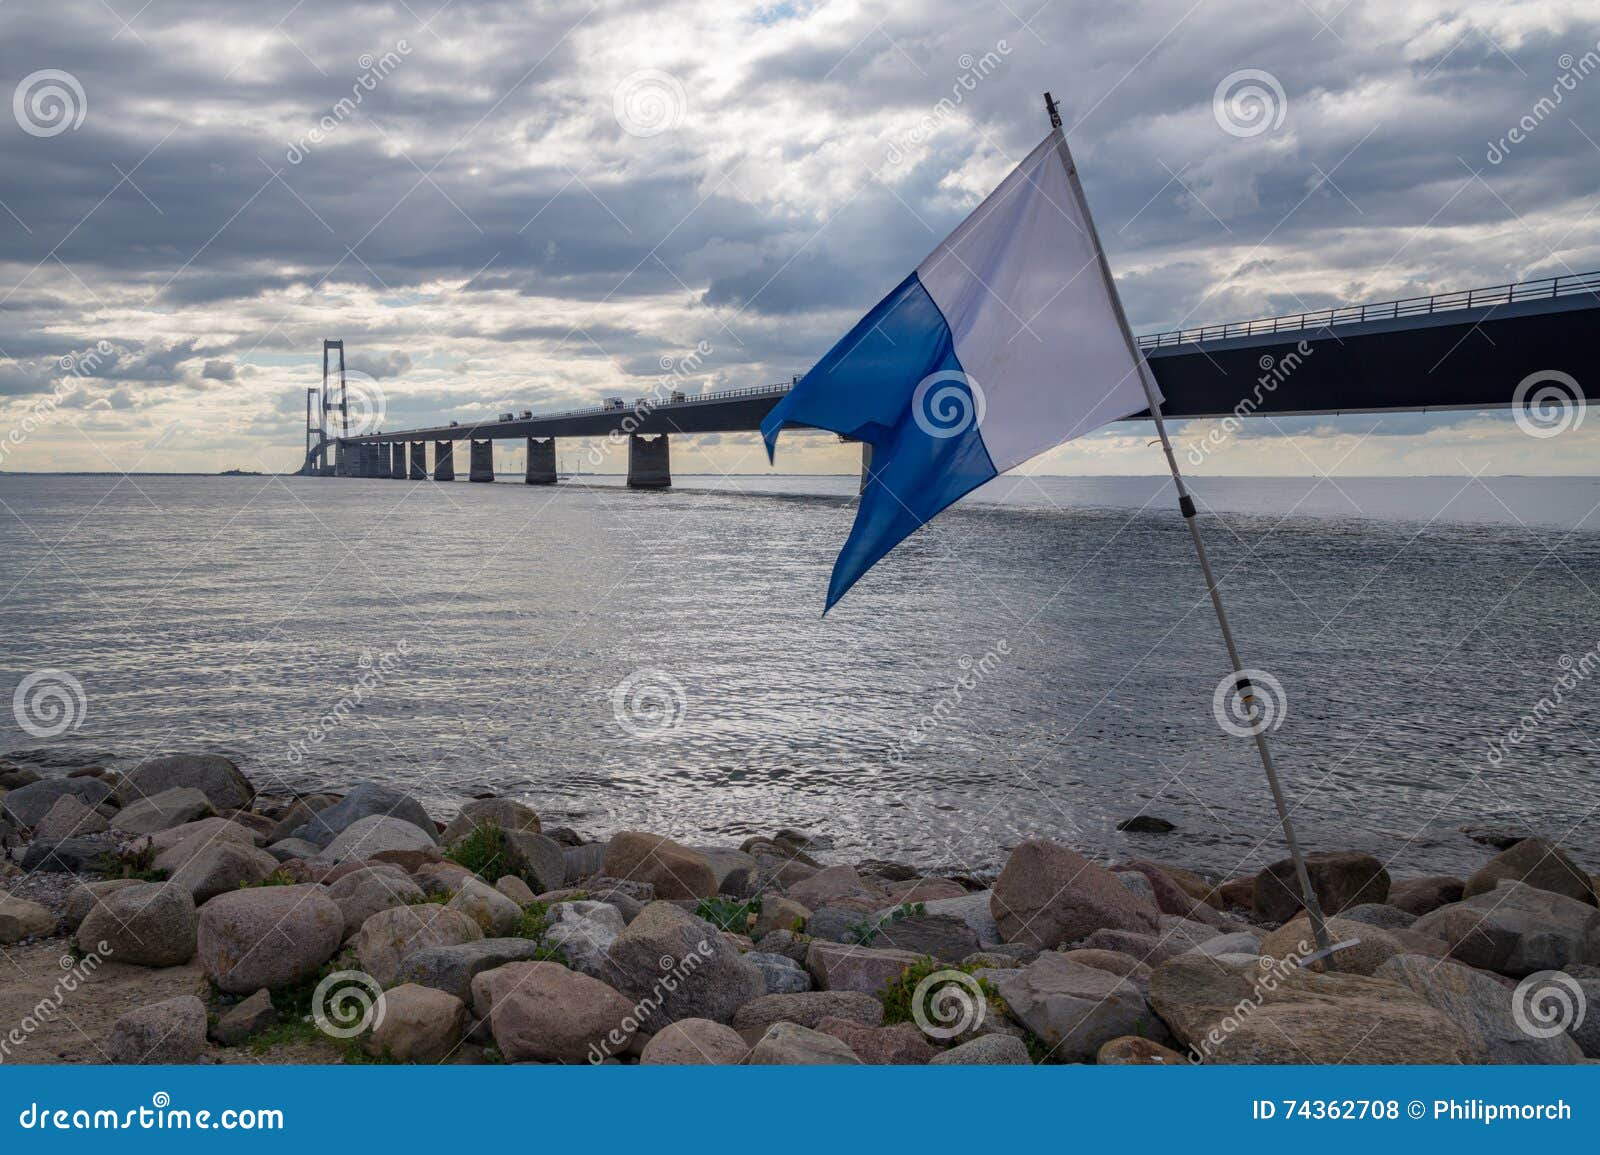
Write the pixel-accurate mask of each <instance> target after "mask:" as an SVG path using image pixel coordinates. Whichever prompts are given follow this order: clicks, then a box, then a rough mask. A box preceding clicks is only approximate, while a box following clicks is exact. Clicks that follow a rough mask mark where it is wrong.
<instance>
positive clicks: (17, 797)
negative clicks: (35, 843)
mask: <svg viewBox="0 0 1600 1155" xmlns="http://www.w3.org/2000/svg"><path fill="white" fill-rule="evenodd" d="M68 794H71V795H73V796H75V797H76V798H77V799H78V800H79V801H80V802H82V803H83V804H84V805H85V806H89V807H95V806H98V805H100V803H102V802H104V801H105V800H106V799H107V798H109V797H111V787H110V786H108V785H106V784H105V783H104V782H102V781H100V779H98V778H42V779H40V780H39V781H37V782H30V783H29V784H28V785H26V786H19V787H17V788H16V789H15V790H12V791H10V792H9V793H7V794H6V795H5V797H3V798H0V811H4V813H5V814H6V815H7V816H8V817H9V818H10V819H11V821H13V822H15V823H16V824H17V825H18V826H26V827H28V828H30V829H31V828H32V827H34V826H37V825H38V823H39V819H41V818H43V817H44V816H45V815H46V814H48V813H50V808H51V807H52V806H54V805H55V804H56V801H57V800H58V799H60V798H63V797H65V796H66V795H68Z"/></svg>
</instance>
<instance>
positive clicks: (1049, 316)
mask: <svg viewBox="0 0 1600 1155" xmlns="http://www.w3.org/2000/svg"><path fill="white" fill-rule="evenodd" d="M917 277H918V279H919V280H921V282H922V286H923V288H924V289H926V290H927V292H928V295H929V296H930V297H932V298H933V300H934V303H935V304H937V305H938V306H939V308H940V310H941V311H942V312H943V313H944V318H945V322H946V323H947V324H948V325H949V326H950V331H951V334H952V335H953V336H954V338H955V351H956V356H957V357H958V358H959V359H960V361H961V365H962V368H963V369H965V370H966V373H967V376H968V377H969V378H971V379H972V380H973V381H975V382H976V383H977V387H978V389H980V390H981V391H982V393H983V398H984V401H985V406H986V412H985V414H984V418H983V423H982V425H981V426H980V433H981V435H982V437H983V442H984V445H985V446H986V447H987V448H988V450H989V458H990V460H991V461H993V462H994V467H995V469H996V470H998V471H1000V472H1002V473H1003V472H1004V471H1006V470H1007V469H1010V468H1012V467H1013V466H1017V465H1020V464H1022V463H1023V462H1024V461H1026V460H1028V459H1029V458H1030V457H1035V456H1037V455H1038V454H1040V453H1043V452H1044V451H1045V450H1047V449H1050V448H1052V447H1053V446H1056V445H1059V444H1061V443H1062V442H1063V441H1070V440H1072V439H1073V438H1075V437H1082V436H1083V435H1084V434H1086V433H1089V432H1091V431H1093V430H1095V429H1097V428H1099V427H1100V426H1102V425H1104V424H1106V423H1107V422H1109V421H1116V420H1118V419H1119V418H1122V417H1127V416H1129V415H1130V414H1133V413H1138V412H1139V411H1140V410H1142V409H1145V408H1147V407H1148V401H1147V399H1146V397H1145V393H1144V386H1143V384H1142V383H1141V381H1140V378H1139V372H1140V370H1139V362H1138V359H1137V357H1138V355H1137V353H1136V352H1132V351H1130V348H1129V343H1130V342H1129V339H1128V337H1127V335H1126V333H1125V332H1124V329H1123V324H1122V322H1121V321H1120V320H1119V318H1118V316H1117V310H1116V308H1115V306H1114V305H1113V303H1112V292H1113V289H1112V286H1111V285H1110V283H1109V281H1108V279H1107V276H1106V274H1105V273H1104V271H1103V267H1102V265H1101V263H1100V259H1099V254H1098V253H1097V252H1096V249H1095V242H1094V239H1093V236H1092V233H1091V231H1090V226H1089V221H1088V209H1087V208H1086V207H1085V206H1083V205H1081V204H1080V203H1079V199H1078V197H1077V196H1076V195H1075V192H1074V190H1073V187H1072V181H1071V179H1070V177H1069V176H1068V173H1067V168H1066V162H1065V160H1064V158H1063V150H1062V149H1061V147H1060V146H1059V141H1058V139H1057V134H1056V133H1051V134H1050V135H1049V136H1047V137H1046V138H1045V139H1044V141H1043V143H1041V144H1040V145H1039V147H1037V148H1035V149H1034V150H1033V151H1032V152H1031V153H1029V154H1028V157H1027V159H1026V160H1024V161H1023V162H1022V163H1021V164H1019V165H1018V166H1017V167H1016V168H1015V169H1013V170H1012V172H1011V175H1010V176H1008V177H1006V179H1005V180H1004V181H1002V182H1001V184H1000V187H999V188H997V189H995V190H994V192H992V193H990V194H989V196H988V197H987V198H986V199H985V200H984V202H983V203H982V204H981V205H979V206H978V208H977V209H976V211H974V212H973V214H972V215H971V216H969V217H968V218H967V219H966V220H965V221H963V222H962V223H961V225H960V226H959V227H958V228H957V229H956V231H955V232H953V233H951V234H950V236H949V237H947V238H946V239H945V241H944V243H943V244H941V245H940V246H939V247H938V248H937V249H935V250H934V251H933V252H932V253H930V254H929V255H928V258H927V259H926V260H925V261H923V262H922V264H921V265H919V266H918V267H917Z"/></svg>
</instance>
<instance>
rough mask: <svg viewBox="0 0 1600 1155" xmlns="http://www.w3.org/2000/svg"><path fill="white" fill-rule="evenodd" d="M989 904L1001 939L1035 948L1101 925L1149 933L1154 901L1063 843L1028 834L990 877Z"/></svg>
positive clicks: (1155, 925)
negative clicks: (992, 888)
mask: <svg viewBox="0 0 1600 1155" xmlns="http://www.w3.org/2000/svg"><path fill="white" fill-rule="evenodd" d="M990 910H991V913H993V915H994V918H995V922H996V923H997V924H998V925H999V928H1000V937H1001V938H1003V939H1004V940H1005V941H1007V942H1026V943H1028V944H1030V945H1032V946H1037V947H1039V948H1040V949H1041V950H1045V949H1049V948H1051V947H1057V946H1061V945H1062V944H1064V943H1070V942H1076V941H1078V940H1079V939H1082V938H1084V937H1085V936H1087V935H1090V934H1092V933H1094V932H1095V931H1097V930H1101V929H1111V930H1119V931H1128V932H1132V933H1136V934H1153V933H1154V932H1155V931H1156V930H1157V929H1158V914H1159V912H1158V911H1157V910H1156V908H1155V906H1154V905H1152V904H1151V903H1149V902H1146V901H1145V900H1144V899H1142V898H1140V897H1138V896H1137V895H1135V894H1133V893H1131V892H1130V891H1129V890H1128V888H1127V887H1125V886H1124V885H1123V884H1122V883H1121V882H1120V881H1118V879H1117V876H1116V875H1114V874H1112V873H1111V872H1110V871H1108V870H1106V869H1105V868H1104V867H1102V866H1097V865H1096V864H1095V863H1093V862H1090V861H1089V860H1088V859H1087V858H1085V857H1083V855H1081V854H1078V853H1077V852H1076V851H1073V850H1070V849H1068V848H1067V847H1065V846H1060V845H1057V844H1056V843H1053V842H1047V841H1044V840H1043V839H1032V840H1030V841H1027V842H1024V843H1023V844H1022V845H1020V846H1018V847H1017V848H1016V849H1015V850H1013V851H1012V852H1011V856H1010V857H1009V858H1008V859H1007V860H1006V865H1005V869H1004V870H1002V871H1001V872H1000V877H999V878H998V879H996V880H995V884H994V890H993V892H992V894H991V898H990Z"/></svg>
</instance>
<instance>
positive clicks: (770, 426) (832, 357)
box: [761, 273, 997, 613]
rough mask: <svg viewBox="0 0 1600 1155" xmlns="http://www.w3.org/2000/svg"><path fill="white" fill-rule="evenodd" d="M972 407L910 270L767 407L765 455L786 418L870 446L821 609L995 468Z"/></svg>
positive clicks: (934, 310)
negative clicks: (856, 500)
mask: <svg viewBox="0 0 1600 1155" xmlns="http://www.w3.org/2000/svg"><path fill="white" fill-rule="evenodd" d="M930 377H931V378H934V381H932V382H931V383H930V385H929V386H925V387H924V388H923V390H922V392H921V393H920V395H919V391H918V387H919V386H920V385H923V383H924V382H927V381H928V380H929V378H930ZM914 401H916V402H918V403H919V406H918V408H920V409H921V413H920V414H919V413H918V412H916V411H915V409H914V406H913V402H914ZM930 407H931V408H930ZM979 412H980V409H979V399H978V398H977V397H974V396H973V393H972V390H971V389H970V388H969V386H968V384H967V382H966V379H965V375H964V372H963V370H962V367H961V362H960V360H959V359H958V358H957V357H956V354H955V348H954V344H953V342H952V339H951V335H950V326H949V325H948V324H947V323H946V322H945V318H944V314H943V313H942V312H941V311H940V310H939V306H938V305H937V304H935V303H934V300H933V298H932V297H930V296H929V295H928V293H927V290H926V289H924V288H923V286H922V282H921V281H920V280H918V278H917V275H916V274H915V273H913V274H911V276H909V277H907V278H906V279H905V280H904V281H902V282H901V283H900V284H899V286H898V287H896V288H895V290H894V291H893V292H892V293H890V294H889V295H888V296H887V297H885V298H884V299H883V300H882V301H880V302H878V304H877V306H876V307H875V308H873V310H872V311H871V312H869V313H868V314H867V315H866V316H865V317H863V318H861V320H860V321H858V322H857V323H856V325H855V327H854V328H852V329H851V330H850V332H849V333H847V334H846V335H845V337H844V339H843V340H841V341H840V342H839V343H838V344H837V345H835V346H834V347H833V348H832V349H830V350H829V351H828V353H827V355H826V356H824V357H823V358H822V360H821V361H819V362H817V364H816V366H815V367H814V368H813V369H812V370H811V372H809V373H807V374H806V375H805V376H804V377H802V378H801V379H800V382H799V384H798V385H796V386H795V387H794V388H793V389H792V390H791V391H790V392H789V394H788V395H787V396H786V397H784V399H783V400H782V401H780V402H778V404H777V405H776V406H774V407H773V410H772V412H771V413H769V414H767V417H766V420H764V421H763V422H762V423H761V436H762V438H763V439H764V440H765V442H766V445H767V456H768V458H769V459H770V458H771V457H772V456H773V451H774V448H775V447H776V444H777V439H778V431H779V430H780V429H782V428H783V426H784V425H805V426H810V427H812V428H815V429H829V430H832V431H833V432H835V433H839V434H842V435H844V436H846V437H850V438H854V439H855V440H857V441H865V442H867V443H868V444H870V445H871V446H872V458H873V461H872V471H871V474H870V476H869V477H868V479H867V484H866V487H865V488H864V489H863V490H862V493H861V503H860V506H859V507H858V508H857V510H856V521H855V525H854V526H853V527H852V528H851V530H850V537H849V539H848V540H847V541H846V542H845V544H844V548H843V549H842V550H840V552H839V557H838V560H837V561H835V562H834V566H833V576H832V578H831V580H830V581H829V583H828V601H827V605H826V607H824V610H823V612H824V613H826V612H827V611H828V610H829V609H832V608H833V605H834V603H835V602H837V601H838V600H839V599H840V598H841V597H843V596H844V593H845V591H846V590H848V589H849V588H850V587H851V586H852V585H854V584H855V583H856V581H857V579H859V578H860V577H861V575H862V574H864V573H866V572H867V570H869V569H871V568H872V566H873V565H875V564H876V563H877V562H878V561H879V559H881V558H882V557H883V556H884V555H885V554H887V553H888V552H889V551H890V550H891V549H893V548H894V547H895V546H896V545H898V544H899V543H900V542H901V541H903V540H904V539H905V538H906V537H907V536H909V535H910V534H911V533H913V532H915V531H916V530H917V529H918V528H920V527H921V526H922V525H923V524H925V523H926V522H928V521H929V520H930V519H932V518H933V516H934V515H935V514H937V513H938V512H939V511H940V510H942V509H944V508H945V507H946V506H948V505H950V504H951V503H952V502H954V501H956V500H958V499H959V498H960V497H962V496H963V495H964V494H967V493H970V492H971V491H972V490H974V489H976V488H977V487H978V486H980V485H982V484H983V483H984V482H986V481H988V480H990V479H991V478H993V477H994V476H995V475H996V473H997V471H996V469H995V467H994V463H993V462H992V461H991V460H990V457H989V451H988V449H987V448H985V446H984V444H983V438H982V436H981V435H980V433H979V427H978V420H977V417H978V414H979ZM963 415H964V418H965V419H963ZM947 417H948V418H950V420H945V418H947ZM919 418H920V419H919Z"/></svg>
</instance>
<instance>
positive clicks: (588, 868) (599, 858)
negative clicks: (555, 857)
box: [561, 842, 606, 886]
mask: <svg viewBox="0 0 1600 1155" xmlns="http://www.w3.org/2000/svg"><path fill="white" fill-rule="evenodd" d="M561 855H562V859H563V860H564V861H565V863H566V869H565V872H564V873H563V875H562V885H563V886H572V885H573V884H574V883H578V882H582V881H583V880H584V879H586V878H592V877H594V876H595V875H597V874H599V873H600V872H601V871H602V870H604V869H605V865H606V844H605V843H604V842H586V843H584V844H583V845H582V846H563V847H562V848H561Z"/></svg>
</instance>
